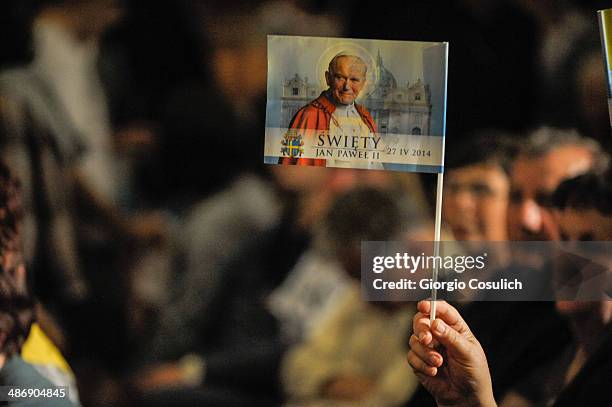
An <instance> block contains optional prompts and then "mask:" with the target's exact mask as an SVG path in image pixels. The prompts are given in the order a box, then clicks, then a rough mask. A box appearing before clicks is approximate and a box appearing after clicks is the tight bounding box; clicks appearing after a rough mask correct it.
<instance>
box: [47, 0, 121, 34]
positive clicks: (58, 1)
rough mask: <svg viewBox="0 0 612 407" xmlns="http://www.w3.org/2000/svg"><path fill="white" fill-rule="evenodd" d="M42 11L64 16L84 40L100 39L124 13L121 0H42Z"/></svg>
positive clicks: (64, 19)
mask: <svg viewBox="0 0 612 407" xmlns="http://www.w3.org/2000/svg"><path fill="white" fill-rule="evenodd" d="M40 11H41V13H42V14H43V15H50V14H52V15H55V16H62V21H64V22H66V23H69V24H70V25H71V27H72V28H73V29H74V30H75V31H76V33H77V34H78V35H79V36H80V37H82V38H92V37H99V36H100V35H101V34H102V33H103V32H104V31H105V30H106V29H107V28H108V27H110V26H111V25H113V24H115V23H116V22H118V21H119V20H120V19H121V17H122V16H123V13H124V10H123V4H122V1H121V0H42V1H41V2H40Z"/></svg>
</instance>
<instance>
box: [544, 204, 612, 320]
mask: <svg viewBox="0 0 612 407" xmlns="http://www.w3.org/2000/svg"><path fill="white" fill-rule="evenodd" d="M554 219H555V221H556V223H557V225H558V227H559V235H560V237H561V239H562V240H565V241H581V242H588V241H608V240H611V239H612V215H606V214H603V213H601V212H599V211H598V210H596V209H592V208H590V209H576V208H565V209H563V210H554ZM602 256H603V258H602V259H599V260H601V261H602V264H605V263H606V261H607V260H609V254H607V253H603V254H602ZM594 260H596V261H599V260H598V259H596V258H594ZM555 306H556V308H557V310H558V311H559V312H560V313H561V314H563V315H570V316H572V317H578V318H581V317H583V316H586V315H591V316H592V315H598V316H600V317H601V322H602V323H607V322H608V321H609V320H610V318H611V317H612V301H568V300H565V301H556V303H555Z"/></svg>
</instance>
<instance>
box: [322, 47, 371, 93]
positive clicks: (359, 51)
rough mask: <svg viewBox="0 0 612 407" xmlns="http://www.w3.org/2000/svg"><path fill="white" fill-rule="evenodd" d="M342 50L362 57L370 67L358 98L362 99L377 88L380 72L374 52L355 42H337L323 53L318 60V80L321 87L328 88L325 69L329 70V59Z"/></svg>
mask: <svg viewBox="0 0 612 407" xmlns="http://www.w3.org/2000/svg"><path fill="white" fill-rule="evenodd" d="M341 52H342V53H347V54H350V55H356V56H358V57H360V58H361V59H362V60H363V61H364V62H365V63H366V65H367V67H368V71H367V73H366V84H365V86H364V87H363V89H361V92H359V97H358V98H357V99H361V98H362V97H365V96H366V95H368V94H369V93H370V92H371V91H372V90H374V89H375V88H376V83H377V82H378V72H377V70H376V69H375V68H376V61H375V59H374V57H373V56H372V54H371V53H370V52H369V51H368V50H367V49H365V48H364V47H362V46H361V45H358V44H356V43H354V42H349V41H342V42H337V43H335V44H334V45H332V46H330V47H328V48H327V49H326V50H325V51H323V52H322V53H321V56H320V57H319V60H318V61H317V71H316V72H317V79H318V82H319V84H320V85H321V89H327V88H328V86H327V82H326V81H325V71H327V68H328V67H329V61H331V60H332V58H333V57H335V56H336V55H337V54H339V53H341Z"/></svg>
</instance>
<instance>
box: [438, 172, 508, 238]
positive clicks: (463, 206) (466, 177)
mask: <svg viewBox="0 0 612 407" xmlns="http://www.w3.org/2000/svg"><path fill="white" fill-rule="evenodd" d="M509 191H510V182H509V180H508V177H507V176H506V174H505V173H504V172H503V170H502V169H501V168H499V167H498V166H496V165H492V164H476V165H470V166H467V167H463V168H457V169H453V170H451V171H449V172H448V175H447V178H446V187H445V197H444V200H443V207H442V210H443V216H444V219H445V221H446V222H447V223H448V225H449V226H450V228H451V230H452V232H453V235H454V237H455V239H457V240H489V241H500V240H506V239H507V237H508V234H507V222H506V212H507V210H508V193H509Z"/></svg>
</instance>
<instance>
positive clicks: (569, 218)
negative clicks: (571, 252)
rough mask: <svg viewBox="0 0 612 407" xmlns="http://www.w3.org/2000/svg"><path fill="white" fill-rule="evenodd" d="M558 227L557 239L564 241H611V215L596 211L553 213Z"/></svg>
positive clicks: (570, 210) (573, 210)
mask: <svg viewBox="0 0 612 407" xmlns="http://www.w3.org/2000/svg"><path fill="white" fill-rule="evenodd" d="M554 216H555V221H556V224H557V225H558V227H559V237H560V238H561V240H564V241H580V242H590V241H605V240H611V239H612V215H604V214H602V213H601V212H599V211H598V210H596V209H574V208H565V209H564V210H555V211H554Z"/></svg>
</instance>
